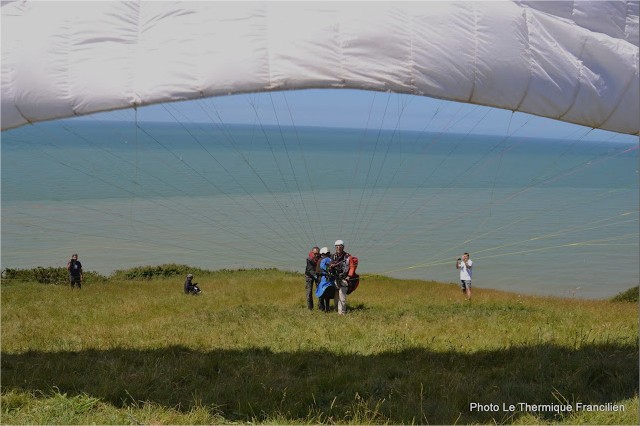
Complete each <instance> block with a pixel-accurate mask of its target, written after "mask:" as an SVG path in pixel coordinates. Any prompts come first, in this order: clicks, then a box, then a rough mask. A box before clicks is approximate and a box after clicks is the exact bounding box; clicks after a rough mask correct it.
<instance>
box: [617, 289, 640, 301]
mask: <svg viewBox="0 0 640 426" xmlns="http://www.w3.org/2000/svg"><path fill="white" fill-rule="evenodd" d="M638 292H640V286H635V287H631V288H630V289H629V290H626V291H623V292H622V293H620V294H618V295H616V296H615V297H614V298H613V299H611V301H612V302H634V303H637V302H638Z"/></svg>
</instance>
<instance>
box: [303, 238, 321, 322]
mask: <svg viewBox="0 0 640 426" xmlns="http://www.w3.org/2000/svg"><path fill="white" fill-rule="evenodd" d="M319 259H320V249H319V248H318V247H314V248H312V249H311V251H310V252H309V256H308V257H307V266H306V268H305V270H304V279H305V286H304V289H305V297H306V299H307V308H309V310H310V311H312V310H313V284H314V283H316V282H318V276H317V275H316V268H317V266H318V260H319Z"/></svg>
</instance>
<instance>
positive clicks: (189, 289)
mask: <svg viewBox="0 0 640 426" xmlns="http://www.w3.org/2000/svg"><path fill="white" fill-rule="evenodd" d="M184 294H191V295H193V296H199V295H201V294H202V290H200V287H198V283H193V284H189V285H187V286H185V288H184Z"/></svg>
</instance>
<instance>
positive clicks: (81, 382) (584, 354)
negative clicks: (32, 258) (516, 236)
mask: <svg viewBox="0 0 640 426" xmlns="http://www.w3.org/2000/svg"><path fill="white" fill-rule="evenodd" d="M154 271H155V272H153V273H149V274H143V273H140V270H137V271H136V272H135V273H126V272H120V273H116V274H114V275H113V276H112V277H109V278H108V279H100V278H99V277H97V276H90V277H89V278H88V280H87V282H86V283H85V285H84V286H83V289H82V290H75V291H72V290H71V289H70V288H68V286H66V285H45V284H40V283H37V282H35V281H34V280H32V281H30V282H25V281H21V280H18V279H3V281H2V285H1V291H2V293H1V297H2V359H1V362H2V376H1V380H2V419H1V422H2V424H90V423H94V424H229V423H247V422H251V423H262V424H265V423H266V424H318V423H323V424H346V423H350V424H409V423H413V424H470V423H482V424H493V423H500V424H503V423H507V424H511V423H517V424H541V423H566V424H638V421H639V418H638V374H639V372H638V305H637V303H634V302H627V301H620V302H613V301H586V300H577V299H560V298H551V297H549V298H544V297H531V296H524V295H517V294H512V293H506V292H499V291H493V290H487V289H483V288H474V294H473V299H472V300H471V301H465V299H464V297H463V295H462V293H461V292H460V290H459V288H458V286H457V285H454V284H442V283H435V282H425V281H417V280H396V279H391V278H385V277H367V278H366V279H364V280H362V282H361V285H360V288H359V289H358V290H357V291H356V292H355V293H353V294H352V295H350V296H349V299H348V304H349V313H348V315H346V316H338V315H336V313H335V312H332V313H328V314H325V313H322V312H320V311H317V310H315V311H313V312H310V311H308V310H307V309H306V307H305V303H304V300H303V299H304V279H303V277H302V275H301V274H294V273H287V272H281V271H276V270H250V271H217V272H206V271H196V272H195V273H196V277H195V280H194V281H196V282H198V283H199V284H200V286H201V288H202V289H203V291H204V294H203V295H202V296H199V297H194V296H186V295H184V294H182V284H183V275H175V276H171V273H157V271H162V268H156V269H155V270H154ZM145 275H146V277H147V278H146V279H143V278H144V276H145ZM162 275H169V276H162ZM607 403H611V404H609V405H606V404H607ZM478 404H479V405H478ZM523 404H527V405H523ZM578 404H587V405H586V407H591V408H596V409H604V410H600V411H585V410H584V409H583V410H580V411H576V407H578ZM511 405H513V406H514V408H515V409H513V410H511V409H510V406H511ZM567 407H570V408H571V409H572V411H570V412H569V411H565V410H566V409H567ZM581 407H584V406H581ZM616 408H617V409H618V410H624V411H613V410H614V409H616Z"/></svg>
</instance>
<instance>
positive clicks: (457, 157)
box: [2, 120, 640, 298]
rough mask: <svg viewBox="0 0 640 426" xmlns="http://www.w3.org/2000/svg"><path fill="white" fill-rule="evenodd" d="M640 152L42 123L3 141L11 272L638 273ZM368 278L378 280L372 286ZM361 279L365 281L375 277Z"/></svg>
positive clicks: (599, 284) (492, 281)
mask: <svg viewBox="0 0 640 426" xmlns="http://www.w3.org/2000/svg"><path fill="white" fill-rule="evenodd" d="M637 148H638V145H637V144H628V143H613V142H607V141H602V142H594V141H582V140H552V139H542V138H519V137H506V136H491V135H481V136H478V135H472V134H441V133H429V132H417V131H393V130H384V131H379V130H372V129H368V130H367V129H346V128H322V127H292V126H255V125H253V126H252V125H242V126H241V125H231V124H226V125H224V126H221V125H215V124H211V123H209V124H207V123H190V124H188V125H184V124H178V123H176V124H172V123H138V124H137V125H134V124H132V123H120V122H108V121H69V120H64V121H60V122H49V123H40V124H38V125H32V126H25V127H22V128H19V129H14V130H10V131H6V132H3V135H2V268H3V269H4V268H30V267H35V266H64V265H65V264H66V261H67V259H68V258H69V256H70V255H71V253H78V254H79V257H80V260H81V261H82V263H83V266H84V268H85V269H86V270H93V271H97V272H99V273H102V274H109V273H111V272H113V271H115V270H117V269H125V268H129V267H134V266H141V265H158V264H163V263H180V264H188V265H192V266H197V267H202V268H206V269H222V268H226V269H236V268H254V267H258V268H271V267H273V268H278V269H283V270H289V271H300V272H301V271H302V270H303V268H304V266H303V265H304V259H305V257H306V255H307V253H308V252H309V250H310V248H311V247H312V246H314V245H317V246H320V247H322V246H328V247H329V248H330V249H333V247H332V246H333V242H334V241H335V240H336V239H343V240H345V243H346V250H347V251H348V252H350V253H351V254H353V255H356V256H358V258H359V260H360V266H359V268H358V272H359V273H360V275H362V276H365V277H366V275H369V274H382V275H389V276H393V277H397V278H415V279H425V280H436V281H443V282H451V283H458V273H457V271H456V270H455V267H454V262H455V259H456V258H457V257H459V255H460V254H462V253H463V252H470V253H471V259H472V260H473V261H474V266H475V268H474V277H473V285H474V287H475V288H477V289H479V291H481V289H482V288H492V289H499V290H507V291H513V292H516V293H523V294H538V295H553V296H564V297H566V296H568V297H582V298H606V297H611V296H613V295H615V294H617V293H619V292H621V291H624V290H626V289H628V288H630V287H633V286H636V285H638V282H639V274H640V273H639V265H638V258H639V250H638V245H639V244H638V150H637ZM365 282H366V281H365ZM363 288H366V286H365V287H363Z"/></svg>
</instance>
